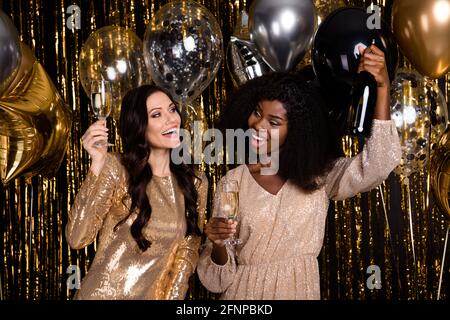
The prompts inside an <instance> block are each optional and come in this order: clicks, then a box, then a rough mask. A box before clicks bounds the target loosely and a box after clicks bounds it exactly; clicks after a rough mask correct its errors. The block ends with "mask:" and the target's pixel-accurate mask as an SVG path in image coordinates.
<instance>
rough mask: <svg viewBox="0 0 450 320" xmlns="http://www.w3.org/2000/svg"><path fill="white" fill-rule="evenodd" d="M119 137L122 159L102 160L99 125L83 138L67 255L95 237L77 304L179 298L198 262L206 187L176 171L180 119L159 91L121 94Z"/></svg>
mask: <svg viewBox="0 0 450 320" xmlns="http://www.w3.org/2000/svg"><path fill="white" fill-rule="evenodd" d="M119 124H120V126H119V134H120V136H121V138H122V145H123V153H122V154H115V153H108V152H107V147H106V143H103V144H101V146H99V144H98V142H106V140H107V137H108V134H107V129H106V127H105V123H104V122H102V121H97V122H96V123H94V124H93V125H91V126H90V127H89V128H88V130H87V131H86V133H85V134H84V135H83V137H82V142H83V147H84V148H85V149H86V151H87V152H88V153H89V155H90V156H91V159H92V164H91V167H90V170H89V173H88V176H87V178H86V180H85V181H84V182H83V184H82V186H81V189H80V191H79V192H78V194H77V196H76V198H75V202H74V204H73V207H72V210H71V212H70V214H69V220H68V224H67V226H66V238H67V242H68V243H69V245H70V246H71V247H72V248H73V249H81V248H84V247H86V246H87V245H89V244H91V243H92V242H93V241H94V240H95V239H96V237H97V235H98V236H99V240H98V247H97V252H96V255H95V258H94V261H93V263H92V265H91V267H90V269H89V272H88V273H87V275H86V277H85V278H84V279H83V281H82V283H81V288H80V290H79V291H78V292H77V295H76V297H75V298H76V299H184V296H185V294H186V291H187V287H188V280H189V277H190V275H191V274H192V273H193V272H194V270H195V267H196V265H197V261H198V248H199V245H200V234H201V230H202V226H203V217H204V211H205V205H206V197H207V189H208V181H207V180H206V177H205V176H204V175H203V174H201V175H200V174H199V173H198V172H195V171H194V170H193V169H192V167H191V166H188V165H187V164H183V163H182V164H174V163H173V162H172V160H171V157H170V155H171V150H172V149H173V148H175V147H177V146H178V145H179V144H180V137H179V131H180V125H181V116H180V112H179V110H178V108H177V105H176V104H175V102H174V101H173V99H172V98H171V97H170V95H169V94H168V93H167V92H166V91H165V90H164V89H162V88H159V87H156V86H153V85H144V86H141V87H139V88H136V89H133V90H131V91H130V92H128V93H127V94H126V96H125V97H124V99H123V102H122V109H121V113H120V120H119Z"/></svg>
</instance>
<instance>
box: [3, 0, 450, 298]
mask: <svg viewBox="0 0 450 320" xmlns="http://www.w3.org/2000/svg"><path fill="white" fill-rule="evenodd" d="M168 2H170V1H152V0H126V1H118V0H110V1H107V0H95V1H90V0H45V1H44V0H19V1H17V0H3V1H2V0H0V8H1V9H2V10H3V11H5V12H6V13H7V14H8V15H9V16H10V17H11V18H12V19H13V22H14V24H15V26H16V27H17V29H18V30H19V33H20V37H21V40H22V41H23V42H25V43H26V44H27V45H28V46H29V47H30V48H31V49H32V50H33V51H34V53H35V54H36V57H37V59H38V61H40V62H41V63H42V64H43V65H44V67H45V69H46V71H47V72H48V74H49V75H50V77H51V78H52V80H53V81H54V83H55V84H56V86H57V87H58V89H59V91H60V93H61V95H62V97H63V98H64V99H65V101H66V102H67V103H69V104H70V106H71V108H72V110H73V127H72V131H71V135H70V139H69V140H70V141H69V149H68V151H67V154H66V157H65V159H64V162H63V164H62V165H61V168H60V170H59V171H58V173H57V175H56V176H55V177H54V178H52V179H43V178H41V177H40V176H35V177H33V178H31V179H24V178H19V179H16V180H15V181H12V182H11V183H9V185H7V186H2V185H0V209H1V213H0V232H1V234H2V237H0V299H7V300H41V299H63V300H64V299H70V298H71V297H72V296H73V294H74V290H70V289H69V288H68V287H67V284H66V281H67V279H68V276H69V274H68V273H66V271H67V268H68V267H69V266H70V265H76V266H78V267H79V268H80V271H81V277H84V275H85V273H86V271H87V270H88V267H89V265H90V264H91V262H92V259H93V257H94V255H95V249H96V244H95V243H94V244H92V245H91V246H89V247H87V248H86V249H84V250H79V251H77V250H71V249H70V248H69V247H68V245H67V243H66V241H65V237H64V227H65V225H66V223H67V215H68V212H69V210H70V206H71V204H72V203H73V200H74V197H75V195H76V193H77V191H78V189H79V188H80V185H81V183H82V182H83V180H84V178H85V176H86V174H87V171H88V169H89V157H88V155H87V153H86V152H84V151H83V150H82V147H81V143H80V138H81V136H82V135H83V133H84V131H85V130H86V129H87V127H88V126H89V125H90V124H91V123H92V122H93V115H92V112H91V110H90V109H89V108H90V106H89V104H88V98H87V96H86V94H85V93H84V91H83V89H82V87H81V84H80V79H79V72H78V61H79V53H80V50H81V47H82V45H83V43H84V42H85V41H86V39H87V38H88V36H89V35H90V33H91V32H93V31H94V30H96V29H98V28H100V27H103V26H106V25H120V26H124V27H128V28H130V29H132V30H133V31H135V32H136V34H137V35H138V36H139V37H140V38H141V39H142V38H143V35H144V32H145V28H146V25H147V24H148V23H149V21H150V20H151V19H152V17H153V16H154V15H155V13H156V11H157V10H158V9H159V8H160V7H161V6H163V5H165V4H166V3H168ZM197 2H199V3H201V4H203V5H205V6H206V7H207V8H208V9H209V10H210V11H211V12H212V14H213V15H214V16H215V17H216V18H217V20H218V22H219V24H220V26H221V28H222V33H223V37H224V45H225V48H226V45H227V43H228V41H229V38H230V35H231V34H232V32H233V28H234V25H235V24H236V20H237V16H238V12H239V11H241V10H243V9H246V10H247V11H248V9H249V7H250V5H251V3H252V0H249V1H245V0H236V1H233V0H229V1H225V0H210V1H205V0H202V1H197ZM315 2H321V3H327V1H322V0H315ZM344 2H345V3H346V4H347V5H355V6H360V7H367V6H369V5H370V4H371V1H352V0H348V1H344ZM373 3H374V4H377V5H379V6H381V8H382V15H383V17H384V18H385V20H386V21H387V22H389V21H390V17H391V7H392V0H381V1H373ZM72 4H75V5H78V6H79V7H80V9H81V29H79V30H77V29H75V30H74V31H72V30H70V29H68V28H66V21H67V18H68V17H69V15H70V13H67V12H66V10H67V8H68V7H69V6H70V5H72ZM405 64H407V62H406V61H405V60H404V59H402V60H401V65H405ZM438 84H439V86H440V87H441V89H442V90H443V92H444V93H445V94H446V98H447V102H448V101H449V97H450V74H447V75H446V77H445V78H443V79H439V81H438ZM232 92H233V87H232V80H231V78H230V76H229V74H228V73H227V71H226V67H225V62H223V63H222V66H221V68H220V69H219V72H218V74H217V76H216V78H215V79H214V81H213V82H212V83H211V85H210V86H209V87H208V88H207V89H206V90H205V91H204V92H203V94H202V96H201V97H199V98H198V99H197V103H198V104H199V105H200V106H201V107H202V110H203V111H204V113H203V114H201V115H200V116H199V120H201V121H202V122H203V123H204V125H205V126H207V127H210V128H211V127H213V126H214V123H215V121H216V120H217V118H218V117H219V116H220V113H221V110H222V107H221V106H224V104H225V100H226V99H227V97H228V96H229V95H230V94H232ZM109 121H110V122H109V123H108V126H109V128H110V139H112V138H113V137H115V147H114V148H115V150H116V151H117V150H120V141H119V139H118V136H117V132H116V123H115V122H114V121H113V120H111V119H110V120H109ZM362 143H363V142H362V141H358V139H353V138H348V137H347V138H345V139H344V140H343V148H344V150H345V152H346V154H347V155H349V156H350V155H354V154H356V153H357V152H358V151H359V150H360V149H361V147H362ZM202 168H203V169H204V170H205V172H206V174H207V176H208V178H209V181H210V185H211V186H212V188H211V190H210V194H209V203H208V215H210V214H211V210H210V209H211V205H212V203H211V201H212V195H213V193H214V188H213V187H214V186H215V184H216V183H217V181H218V179H220V177H221V176H222V175H223V174H224V172H225V171H226V167H225V166H223V165H211V166H205V165H202ZM429 178H430V176H429V174H428V168H425V169H424V170H423V171H422V172H420V173H417V174H415V175H413V176H412V177H410V191H411V203H412V214H413V229H414V230H413V231H414V240H415V250H416V259H417V265H414V263H413V255H412V249H411V241H410V238H409V232H410V230H409V220H408V197H407V190H406V187H405V186H404V185H402V184H401V183H400V181H399V179H398V177H396V176H394V175H391V176H390V177H389V179H388V180H386V182H385V183H383V184H382V185H381V187H379V188H378V189H375V190H373V191H371V192H368V193H364V194H359V195H357V196H355V197H354V198H352V199H348V200H345V201H338V202H331V203H330V209H329V214H328V219H327V230H326V235H325V240H324V247H323V249H322V252H321V255H320V256H319V264H320V270H321V289H322V298H323V299H436V296H437V290H438V281H439V272H440V265H441V259H442V250H443V246H444V236H445V231H446V228H447V222H446V221H445V217H444V215H443V214H442V213H441V212H440V211H439V210H438V209H437V208H436V206H435V205H434V203H433V197H432V194H431V190H430V179H429ZM383 200H384V204H385V205H386V206H385V208H386V211H387V215H388V218H389V227H390V228H389V229H388V227H387V223H386V219H385V212H384V207H383ZM370 265H377V266H379V268H380V271H381V289H373V290H369V289H368V288H367V286H366V281H367V278H368V277H369V276H370V274H368V273H366V270H367V268H368V267H369V266H370ZM449 270H450V262H449V260H448V258H447V263H446V267H445V272H444V276H443V286H442V291H441V299H448V297H449V296H450V284H449V281H450V276H449V273H450V272H449ZM190 284H191V288H190V291H189V293H188V296H187V299H209V298H217V295H214V294H210V293H208V292H207V291H206V290H205V289H204V288H203V287H202V285H201V284H200V282H199V280H198V278H197V277H196V276H195V275H194V276H193V277H192V278H191V283H190Z"/></svg>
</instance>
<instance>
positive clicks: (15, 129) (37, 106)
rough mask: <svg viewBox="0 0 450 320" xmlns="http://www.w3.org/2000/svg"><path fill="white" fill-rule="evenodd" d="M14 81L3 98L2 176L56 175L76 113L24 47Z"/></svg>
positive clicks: (0, 109)
mask: <svg viewBox="0 0 450 320" xmlns="http://www.w3.org/2000/svg"><path fill="white" fill-rule="evenodd" d="M21 50H22V58H21V62H20V66H19V70H18V71H17V73H16V75H15V77H14V79H13V80H12V81H11V83H10V84H9V85H8V87H7V88H6V89H5V90H4V91H3V92H2V93H1V96H0V123H1V126H0V177H1V180H2V182H3V183H4V184H6V183H8V182H10V181H11V180H12V179H14V178H16V177H18V176H20V175H27V176H32V175H35V174H42V175H44V176H46V177H51V176H53V175H54V174H55V173H56V171H57V170H58V168H59V166H60V164H61V161H62V159H63V157H64V154H65V151H66V147H67V141H68V136H69V132H70V128H71V125H72V114H71V110H70V108H69V107H68V106H67V105H66V104H65V102H64V101H63V99H62V98H61V96H60V95H59V93H58V91H57V89H56V88H55V86H54V84H53V82H52V80H51V79H50V78H49V76H48V75H47V73H46V72H45V70H44V68H43V66H42V65H41V64H40V63H39V62H37V61H36V58H35V57H34V55H33V53H32V52H31V50H30V49H29V48H28V47H27V46H25V45H24V44H23V43H22V44H21Z"/></svg>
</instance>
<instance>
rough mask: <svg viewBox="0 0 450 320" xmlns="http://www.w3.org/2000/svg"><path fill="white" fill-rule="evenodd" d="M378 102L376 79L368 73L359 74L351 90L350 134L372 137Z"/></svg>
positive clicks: (348, 120)
mask: <svg viewBox="0 0 450 320" xmlns="http://www.w3.org/2000/svg"><path fill="white" fill-rule="evenodd" d="M376 101H377V83H376V81H375V78H374V77H373V76H372V75H371V74H370V73H369V72H367V71H361V72H360V73H357V74H356V76H355V80H354V82H353V86H352V90H351V105H350V109H349V113H348V117H347V129H348V133H349V134H351V135H363V136H366V137H368V136H370V131H371V127H372V119H373V114H374V112H375V104H376Z"/></svg>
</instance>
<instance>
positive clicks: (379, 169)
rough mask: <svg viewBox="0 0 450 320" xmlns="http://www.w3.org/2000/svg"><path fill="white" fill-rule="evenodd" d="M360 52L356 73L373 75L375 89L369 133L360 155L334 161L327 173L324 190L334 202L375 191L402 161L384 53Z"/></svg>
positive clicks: (371, 47)
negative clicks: (391, 111)
mask: <svg viewBox="0 0 450 320" xmlns="http://www.w3.org/2000/svg"><path fill="white" fill-rule="evenodd" d="M360 52H361V54H362V58H361V61H360V65H359V71H363V70H364V71H367V72H369V73H370V74H372V75H373V76H374V78H375V81H376V82H377V86H378V89H377V101H376V106H375V113H374V120H373V123H372V134H371V137H370V138H369V139H368V140H367V142H366V144H365V145H364V148H363V151H362V152H360V153H359V154H358V155H356V156H355V157H352V158H341V159H339V160H337V161H336V164H335V166H334V167H333V169H332V170H331V171H330V173H329V174H328V176H327V179H326V191H327V195H328V197H329V198H330V199H333V200H343V199H346V198H350V197H352V196H354V195H355V194H357V193H359V192H366V191H369V190H371V189H373V188H375V187H376V186H377V185H378V184H380V183H381V182H383V181H384V180H385V179H386V178H387V176H388V175H389V173H390V172H391V171H392V170H393V169H394V168H395V167H396V166H397V165H398V164H399V162H400V159H401V148H400V141H399V137H398V133H397V128H396V127H395V123H394V122H393V121H392V120H391V117H390V92H389V91H390V81H389V76H388V72H387V68H386V63H385V58H384V53H383V52H382V51H381V50H380V49H378V48H377V47H376V46H374V45H372V46H370V47H368V48H366V49H365V50H364V51H363V50H360Z"/></svg>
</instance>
